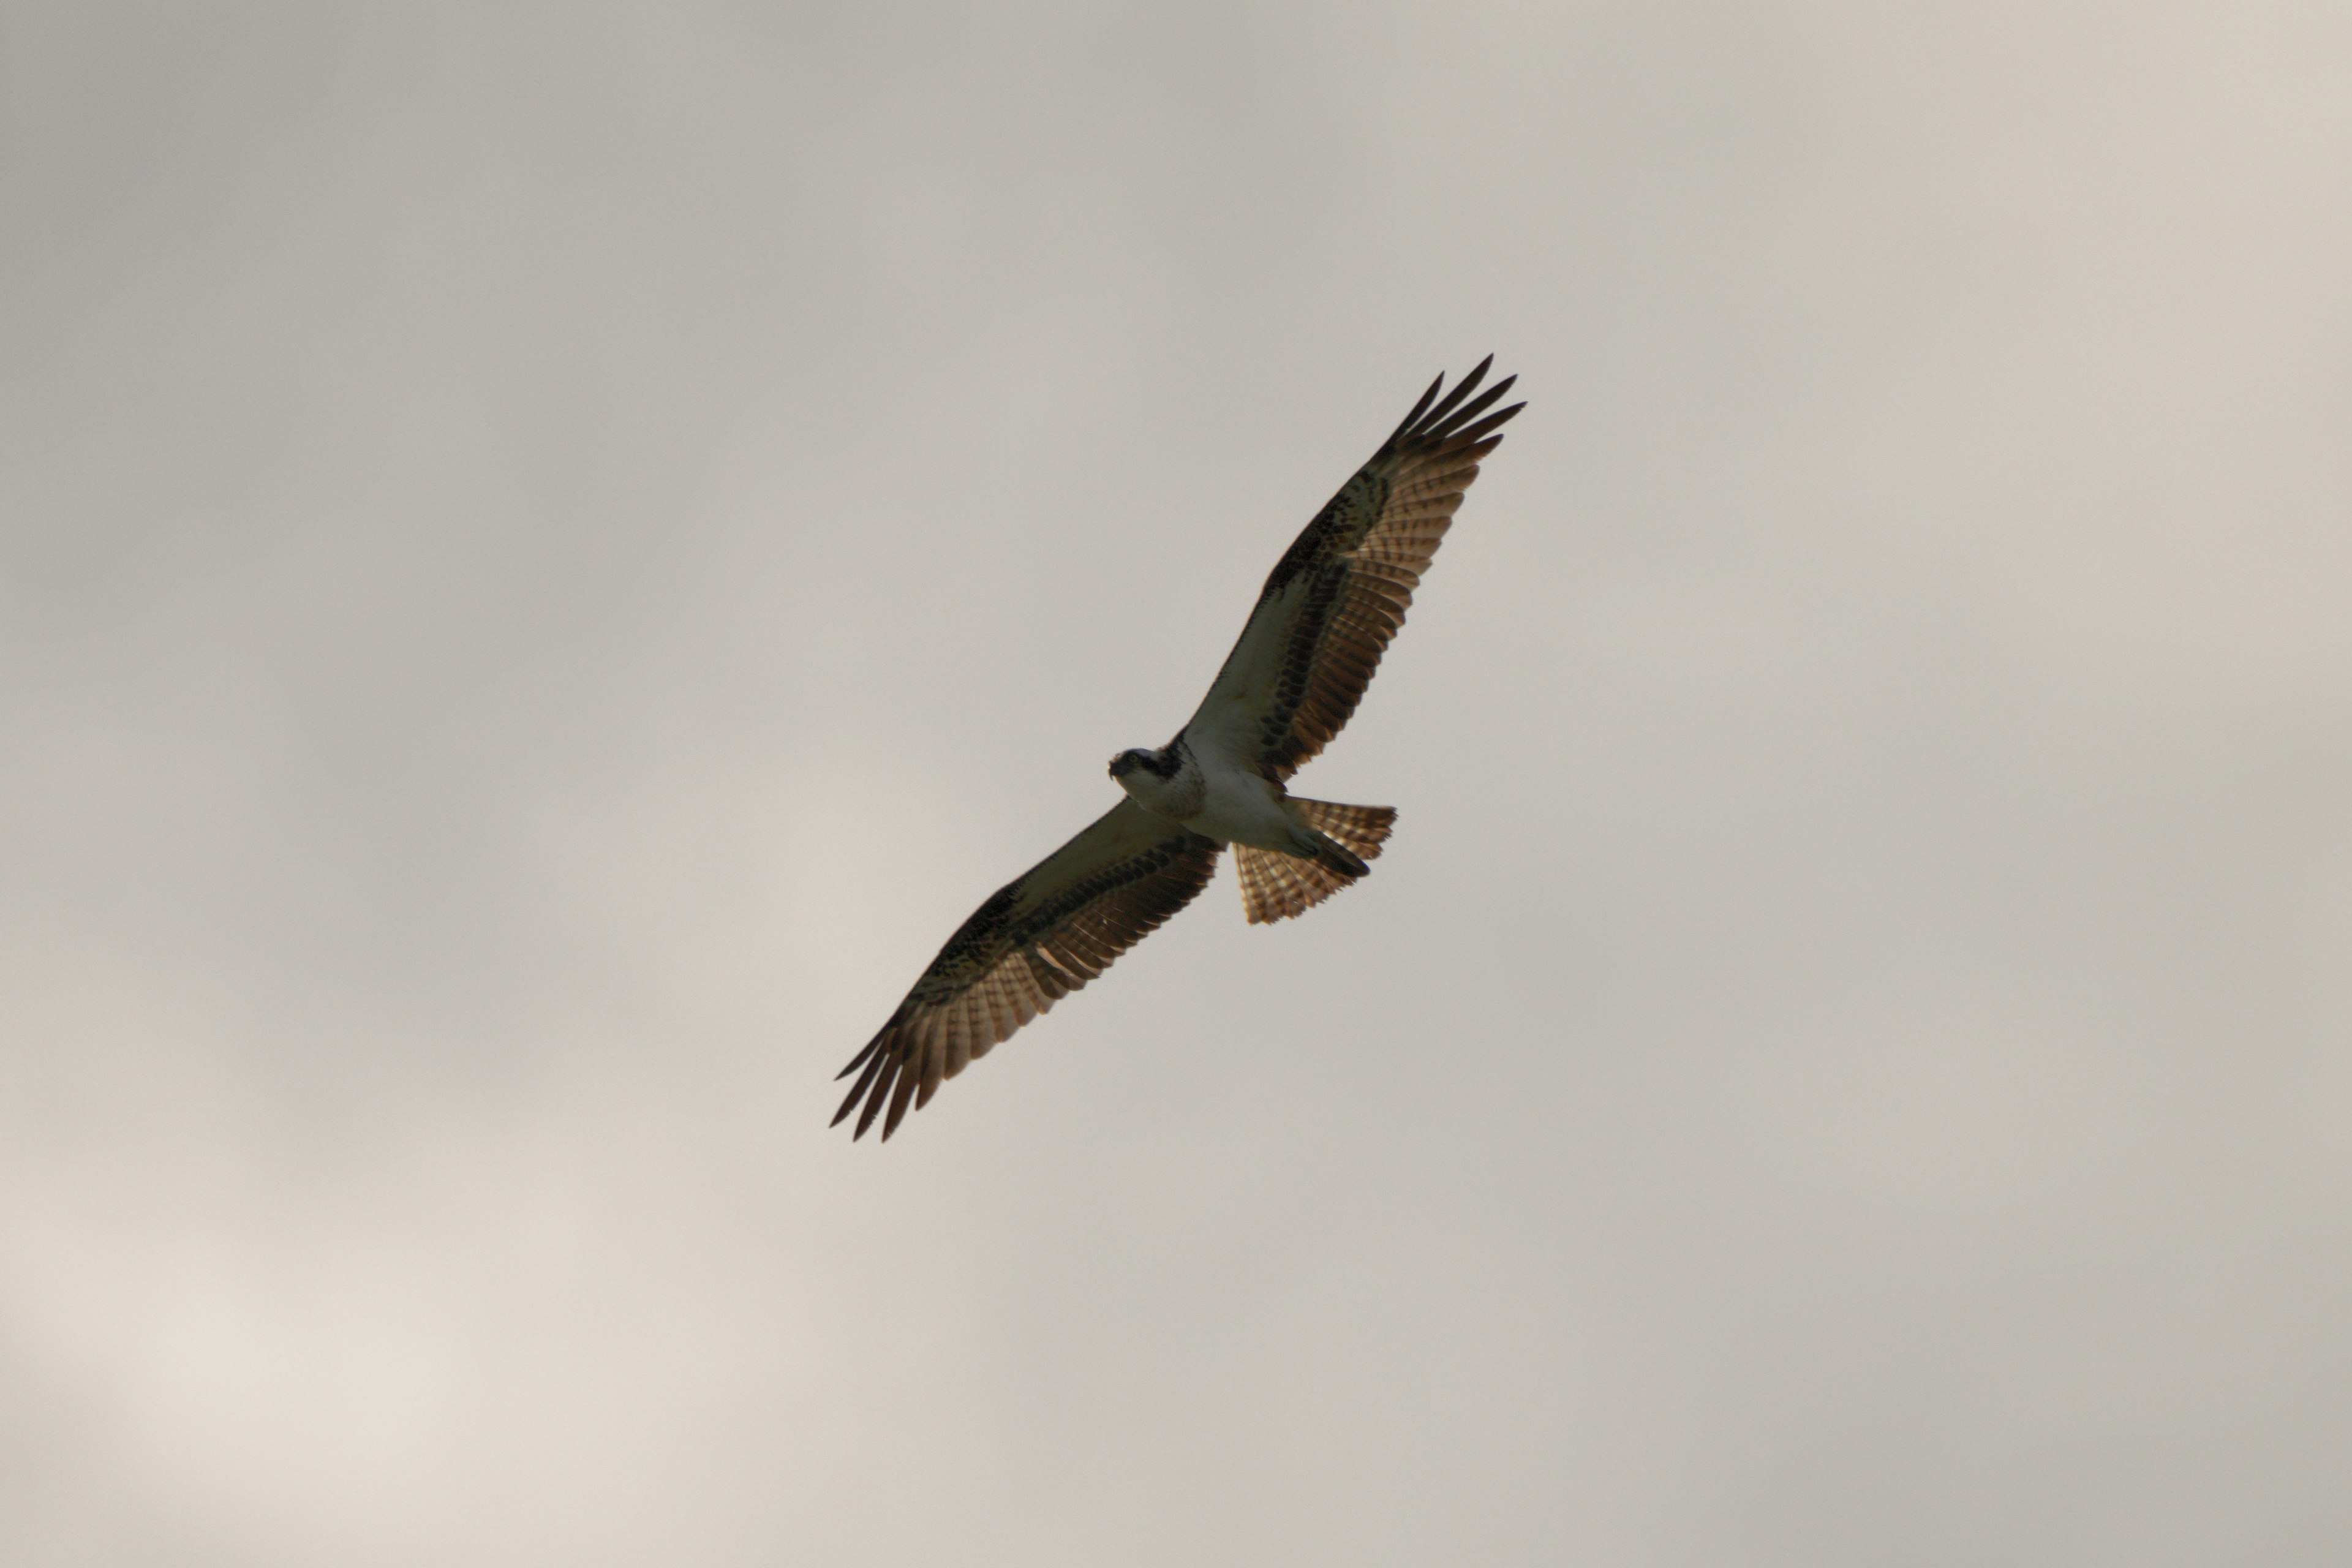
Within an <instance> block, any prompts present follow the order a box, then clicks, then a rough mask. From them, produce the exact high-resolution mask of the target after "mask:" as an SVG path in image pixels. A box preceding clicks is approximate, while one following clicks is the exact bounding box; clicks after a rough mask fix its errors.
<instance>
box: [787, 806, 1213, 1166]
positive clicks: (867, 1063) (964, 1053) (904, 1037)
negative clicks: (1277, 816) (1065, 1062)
mask: <svg viewBox="0 0 2352 1568" xmlns="http://www.w3.org/2000/svg"><path fill="white" fill-rule="evenodd" d="M1217 849H1218V845H1217V842H1216V840H1214V839H1213V838H1203V837H1201V835H1199V834H1197V833H1194V832H1192V830H1191V829H1189V828H1187V827H1185V826H1182V825H1181V824H1179V823H1175V822H1171V821H1170V820H1169V819H1168V818H1166V817H1164V816H1153V815H1152V814H1151V813H1150V812H1148V811H1146V810H1144V809H1143V808H1142V807H1141V806H1139V805H1136V804H1135V802H1133V801H1132V800H1122V801H1120V802H1119V803H1118V805H1114V806H1112V807H1111V808H1110V809H1109V810H1108V811H1107V812H1105V813H1103V815H1102V816H1098V817H1097V818H1096V819H1095V821H1094V824H1093V826H1089V827H1088V828H1087V829H1086V831H1084V832H1082V833H1080V834H1079V835H1078V836H1077V837H1076V838H1073V839H1071V840H1070V841H1069V842H1068V843H1067V844H1065V845H1063V846H1062V847H1060V848H1059V849H1056V850H1055V851H1054V852H1053V853H1052V854H1051V855H1048V856H1046V857H1045V859H1043V860H1041V861H1039V862H1038V863H1037V864H1036V865H1035V866H1034V867H1033V868H1031V869H1030V870H1029V872H1028V873H1027V874H1026V875H1024V876H1021V877H1017V878H1015V879H1013V880H1012V881H1011V882H1008V883H1006V884H1005V885H1004V886H1003V888H1000V889H997V892H996V895H995V896H994V897H993V898H992V899H990V900H988V902H986V903H984V904H982V905H981V906H980V908H979V909H977V910H973V911H972V915H971V919H970V920H968V921H964V922H963V924H962V925H961V927H959V928H957V931H956V933H955V935H953V936H951V937H950V938H948V944H947V945H946V946H945V947H943V948H941V949H940V955H939V956H938V957H937V958H935V959H933V960H931V966H930V967H929V969H926V970H925V971H923V977H922V978H921V979H920V980H918V981H916V982H915V988H914V989H913V990H912V991H909V992H908V993H907V999H906V1000H905V1001H904V1002H901V1003H899V1004H898V1011H897V1012H895V1013H893V1014H891V1015H890V1021H889V1022H888V1023H887V1024H885V1025H883V1026H882V1030H881V1033H879V1034H877V1035H876V1036H875V1037H874V1038H873V1039H871V1040H870V1041H868V1042H866V1048H865V1049H864V1050H862V1051H860V1052H858V1053H857V1055H856V1056H855V1057H854V1058H851V1059H850V1063H849V1065H848V1066H847V1067H845V1068H842V1069H841V1076H842V1077H843V1078H847V1077H848V1076H849V1075H850V1074H851V1073H858V1079H857V1084H856V1088H854V1089H851V1090H850V1091H849V1098H848V1099H846V1100H843V1101H842V1102H841V1109H840V1110H837V1111H835V1112H834V1116H833V1120H834V1124H835V1126H838V1125H840V1123H841V1121H842V1119H843V1118H844V1117H845V1116H847V1115H848V1114H849V1113H850V1111H851V1110H853V1109H854V1108H856V1105H857V1104H858V1102H859V1101H861V1100H862V1101H864V1102H865V1106H866V1109H865V1110H863V1111H861V1112H859V1114H858V1118H857V1131H856V1137H859V1138H863V1137H865V1136H866V1129H867V1128H868V1127H871V1126H872V1125H874V1118H875V1117H876V1115H877V1114H878V1113H879V1112H880V1111H881V1110H882V1107H883V1105H884V1103H885V1102H886V1101H887V1103H888V1105H889V1107H890V1114H889V1117H888V1119H887V1120H886V1121H884V1122H883V1123H882V1136H883V1137H884V1138H886V1139H887V1138H888V1137H889V1136H890V1134H891V1133H893V1132H895V1131H898V1122H899V1120H900V1119H901V1118H903V1117H904V1116H905V1115H906V1114H907V1107H908V1101H909V1100H912V1102H913V1103H914V1106H915V1108H916V1109H917V1110H920V1109H921V1108H922V1107H923V1106H925V1105H927V1104H929V1102H930V1098H931V1096H932V1095H933V1094H934V1093H936V1092H937V1091H938V1089H939V1087H940V1080H941V1079H950V1078H953V1077H955V1075H956V1074H958V1073H960V1072H961V1071H963V1069H964V1068H966V1067H967V1066H969V1065H970V1064H971V1060H972V1058H975V1057H982V1056H986V1055H987V1054H988V1051H989V1047H992V1046H994V1045H995V1044H996V1043H997V1042H998V1041H1000V1040H1003V1039H1004V1038H1006V1037H1009V1036H1010V1035H1011V1034H1012V1033H1013V1030H1015V1029H1018V1028H1019V1027H1020V1026H1022V1025H1024V1024H1025V1023H1027V1022H1028V1021H1029V1020H1030V1019H1032V1018H1034V1017H1035V1016H1037V1015H1038V1014H1040V1013H1043V1012H1045V1010H1046V1009H1047V1008H1049V1007H1051V1006H1052V1005H1054V1004H1055V1002H1057V1001H1059V1000H1060V999H1061V998H1062V997H1064V996H1066V995H1068V994H1070V993H1071V992H1073V991H1076V989H1077V988H1078V987H1079V986H1081V985H1084V984H1086V983H1087V981H1089V980H1092V979H1093V978H1094V977H1095V976H1096V975H1097V974H1100V973H1102V972H1103V971H1104V970H1106V969H1108V968H1109V967H1110V966H1111V962H1112V961H1113V960H1114V959H1116V958H1118V955H1119V954H1120V953H1122V952H1126V951H1127V950H1128V949H1129V948H1130V947H1133V946H1134V945H1135V944H1136V943H1137V942H1140V941H1142V940H1143V939H1144V938H1145V937H1146V936H1148V935H1150V933H1151V932H1152V931H1155V930H1157V929H1158V928H1159V925H1160V921H1164V920H1166V919H1167V918H1168V917H1169V916H1170V915H1172V914H1174V913H1175V912H1176V911H1177V910H1181V909H1182V908H1183V907H1184V906H1185V905H1186V904H1188V903H1191V902H1192V896H1193V895H1194V894H1196V893H1198V892H1199V891H1200V890H1201V889H1202V888H1205V887H1207V886H1208V884H1209V877H1210V874H1211V873H1212V872H1213V871H1214V870H1215V869H1216V868H1217ZM861 1068H862V1069H864V1070H863V1071H862V1072H861V1071H860V1069H861Z"/></svg>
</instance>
